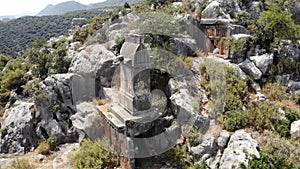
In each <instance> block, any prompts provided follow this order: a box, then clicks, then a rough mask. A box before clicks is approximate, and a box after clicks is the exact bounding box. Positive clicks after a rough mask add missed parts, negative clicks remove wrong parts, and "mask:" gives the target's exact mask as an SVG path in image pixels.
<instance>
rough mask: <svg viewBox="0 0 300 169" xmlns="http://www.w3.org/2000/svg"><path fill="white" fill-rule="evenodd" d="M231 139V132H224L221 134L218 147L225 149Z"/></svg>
mask: <svg viewBox="0 0 300 169" xmlns="http://www.w3.org/2000/svg"><path fill="white" fill-rule="evenodd" d="M229 138H230V134H229V132H227V131H226V130H222V131H221V133H220V136H219V137H218V139H217V145H218V147H220V148H225V147H226V145H227V143H228V140H229Z"/></svg>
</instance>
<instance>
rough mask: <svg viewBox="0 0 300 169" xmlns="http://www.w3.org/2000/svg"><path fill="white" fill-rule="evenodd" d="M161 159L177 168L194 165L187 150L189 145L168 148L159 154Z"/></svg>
mask: <svg viewBox="0 0 300 169" xmlns="http://www.w3.org/2000/svg"><path fill="white" fill-rule="evenodd" d="M159 158H160V160H162V161H163V162H168V163H170V164H171V166H172V167H175V168H188V167H192V166H194V164H193V162H192V159H191V157H190V154H189V152H188V151H187V146H185V145H184V146H179V145H177V146H176V147H174V148H172V149H170V150H168V151H167V152H165V153H163V154H161V155H160V156H159Z"/></svg>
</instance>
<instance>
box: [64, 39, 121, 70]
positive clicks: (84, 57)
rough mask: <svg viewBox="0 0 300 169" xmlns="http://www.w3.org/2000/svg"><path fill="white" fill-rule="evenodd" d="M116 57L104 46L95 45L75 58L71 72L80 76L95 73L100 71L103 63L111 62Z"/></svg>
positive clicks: (88, 47)
mask: <svg viewBox="0 0 300 169" xmlns="http://www.w3.org/2000/svg"><path fill="white" fill-rule="evenodd" d="M114 57H115V55H114V54H113V53H112V52H110V51H108V50H107V49H106V48H105V47H104V46H102V45H100V44H93V45H90V46H87V47H85V49H84V50H82V51H81V52H79V53H78V54H77V55H76V56H75V58H74V59H73V60H72V63H71V65H70V68H69V72H72V73H78V74H81V73H92V72H94V73H95V72H97V70H99V69H100V67H101V65H102V64H103V62H105V61H107V60H111V59H113V58H114Z"/></svg>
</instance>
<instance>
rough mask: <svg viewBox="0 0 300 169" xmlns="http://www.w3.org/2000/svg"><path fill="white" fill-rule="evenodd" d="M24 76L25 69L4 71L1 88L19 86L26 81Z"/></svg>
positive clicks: (15, 87) (11, 88) (10, 88)
mask: <svg viewBox="0 0 300 169" xmlns="http://www.w3.org/2000/svg"><path fill="white" fill-rule="evenodd" d="M24 76H25V71H24V70H21V69H16V70H14V71H12V70H11V71H7V72H5V74H4V75H3V77H2V81H1V88H2V89H9V90H13V89H17V88H20V87H21V86H22V85H24V84H25V83H26V80H25V78H24Z"/></svg>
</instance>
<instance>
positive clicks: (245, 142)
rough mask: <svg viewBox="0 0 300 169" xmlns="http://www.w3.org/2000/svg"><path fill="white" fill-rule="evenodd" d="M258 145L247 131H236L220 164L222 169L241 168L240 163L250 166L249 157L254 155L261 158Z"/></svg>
mask: <svg viewBox="0 0 300 169" xmlns="http://www.w3.org/2000/svg"><path fill="white" fill-rule="evenodd" d="M257 148H258V143H257V141H256V140H254V139H252V138H251V136H250V134H249V133H246V132H245V130H238V131H236V132H235V133H234V134H233V135H232V136H231V138H230V140H229V143H228V146H227V148H225V150H224V153H223V156H222V158H221V162H220V169H231V168H239V166H240V163H244V164H245V165H246V166H247V165H248V156H247V155H246V154H245V151H246V152H247V153H248V154H249V155H250V156H251V154H254V155H255V156H257V157H259V152H258V151H257Z"/></svg>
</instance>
